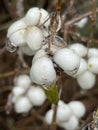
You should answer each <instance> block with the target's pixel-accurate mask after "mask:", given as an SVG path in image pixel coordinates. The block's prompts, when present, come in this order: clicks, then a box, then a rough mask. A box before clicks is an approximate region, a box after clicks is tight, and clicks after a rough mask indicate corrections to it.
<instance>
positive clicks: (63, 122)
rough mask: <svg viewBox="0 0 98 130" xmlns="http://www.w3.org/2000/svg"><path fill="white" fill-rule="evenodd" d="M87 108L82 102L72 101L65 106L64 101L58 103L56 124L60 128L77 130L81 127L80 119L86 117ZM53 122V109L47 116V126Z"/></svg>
mask: <svg viewBox="0 0 98 130" xmlns="http://www.w3.org/2000/svg"><path fill="white" fill-rule="evenodd" d="M85 112H86V108H85V106H84V104H83V103H82V102H80V101H71V102H69V103H68V104H65V103H64V102H63V101H61V100H60V101H59V102H58V107H57V115H56V123H57V125H58V126H60V127H62V128H64V129H67V130H76V129H77V128H78V126H79V119H80V118H81V117H83V116H84V114H85ZM52 120H53V108H52V109H50V110H49V111H48V112H47V113H46V115H45V121H46V122H47V124H49V125H50V124H51V123H52Z"/></svg>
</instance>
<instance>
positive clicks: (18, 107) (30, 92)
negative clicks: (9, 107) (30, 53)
mask: <svg viewBox="0 0 98 130" xmlns="http://www.w3.org/2000/svg"><path fill="white" fill-rule="evenodd" d="M14 85H15V86H14V87H13V89H12V103H13V104H14V109H15V111H16V113H27V112H29V111H30V110H31V108H32V107H33V106H41V105H42V104H43V103H44V102H45V100H46V95H45V93H44V90H43V89H42V88H41V87H40V86H35V85H31V79H30V77H29V76H28V75H19V76H18V77H16V78H15V80H14Z"/></svg>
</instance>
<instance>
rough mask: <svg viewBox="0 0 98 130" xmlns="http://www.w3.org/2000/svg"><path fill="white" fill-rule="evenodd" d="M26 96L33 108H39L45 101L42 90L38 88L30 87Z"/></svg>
mask: <svg viewBox="0 0 98 130" xmlns="http://www.w3.org/2000/svg"><path fill="white" fill-rule="evenodd" d="M27 96H28V98H29V100H30V101H31V102H32V104H33V105H35V106H41V105H42V104H43V103H44V102H45V100H46V95H45V92H44V90H43V89H42V88H41V87H38V86H31V87H30V89H29V90H28V92H27Z"/></svg>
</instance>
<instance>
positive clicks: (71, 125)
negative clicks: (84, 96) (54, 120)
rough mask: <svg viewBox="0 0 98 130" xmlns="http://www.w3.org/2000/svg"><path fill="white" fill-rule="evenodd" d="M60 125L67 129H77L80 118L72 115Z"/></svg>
mask: <svg viewBox="0 0 98 130" xmlns="http://www.w3.org/2000/svg"><path fill="white" fill-rule="evenodd" d="M59 126H60V127H62V128H64V129H66V130H77V129H78V127H79V120H78V119H77V118H76V117H75V116H74V115H72V116H71V117H70V119H69V120H68V121H67V122H62V123H60V124H59Z"/></svg>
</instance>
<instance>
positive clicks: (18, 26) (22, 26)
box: [7, 19, 27, 38]
mask: <svg viewBox="0 0 98 130" xmlns="http://www.w3.org/2000/svg"><path fill="white" fill-rule="evenodd" d="M26 27H27V25H26V24H25V22H24V21H23V19H20V20H18V21H16V22H14V23H13V24H12V25H11V26H10V27H9V28H8V32H7V37H8V38H9V37H10V36H11V35H12V34H13V33H15V32H16V31H19V30H22V29H26Z"/></svg>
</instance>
